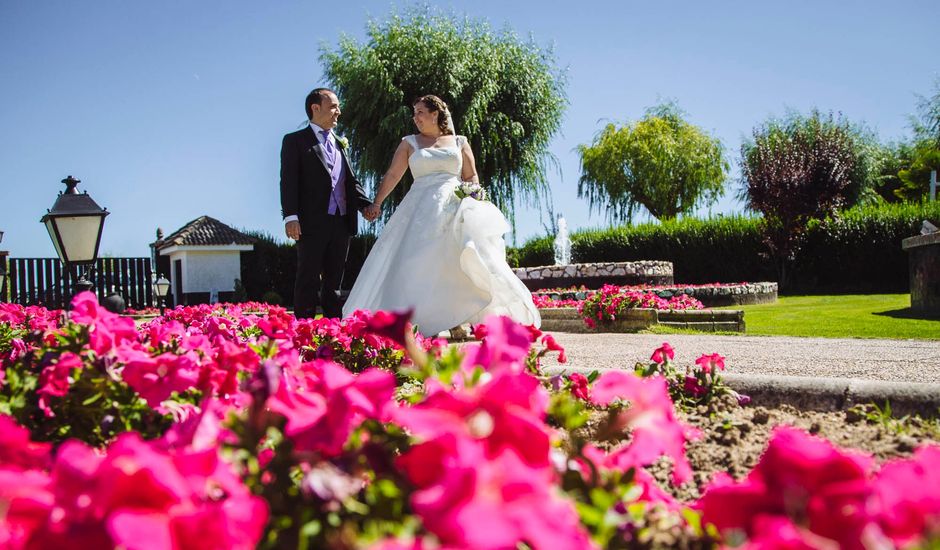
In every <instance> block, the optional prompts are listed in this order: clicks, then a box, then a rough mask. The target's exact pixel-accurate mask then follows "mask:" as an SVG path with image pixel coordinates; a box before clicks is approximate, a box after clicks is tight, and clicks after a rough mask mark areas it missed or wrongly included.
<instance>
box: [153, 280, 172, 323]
mask: <svg viewBox="0 0 940 550" xmlns="http://www.w3.org/2000/svg"><path fill="white" fill-rule="evenodd" d="M153 293H154V294H156V295H157V298H159V300H160V315H163V314H164V312H165V311H166V296H167V294H169V293H170V281H168V280H167V279H166V277H164V276H163V275H160V278H159V279H157V280H156V281H155V282H154V283H153Z"/></svg>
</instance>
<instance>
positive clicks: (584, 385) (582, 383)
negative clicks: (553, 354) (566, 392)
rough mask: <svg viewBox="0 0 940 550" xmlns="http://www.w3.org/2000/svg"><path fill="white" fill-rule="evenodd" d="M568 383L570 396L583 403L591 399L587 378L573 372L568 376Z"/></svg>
mask: <svg viewBox="0 0 940 550" xmlns="http://www.w3.org/2000/svg"><path fill="white" fill-rule="evenodd" d="M568 381H569V382H571V394H572V395H574V396H575V397H577V398H578V399H581V400H583V401H589V400H590V399H591V388H590V385H589V383H588V379H587V376H584V375H583V374H581V373H577V372H573V373H571V374H569V375H568Z"/></svg>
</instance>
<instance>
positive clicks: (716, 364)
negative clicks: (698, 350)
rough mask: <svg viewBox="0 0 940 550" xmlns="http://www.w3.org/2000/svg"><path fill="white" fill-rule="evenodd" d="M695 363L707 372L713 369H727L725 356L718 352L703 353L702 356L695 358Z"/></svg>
mask: <svg viewBox="0 0 940 550" xmlns="http://www.w3.org/2000/svg"><path fill="white" fill-rule="evenodd" d="M695 364H696V365H698V366H699V368H701V369H702V371H703V372H705V373H706V374H709V373H711V372H712V371H713V370H714V371H718V370H725V358H724V356H722V355H719V354H717V353H712V354H711V355H709V354H702V356H701V357H699V358H698V359H696V360H695Z"/></svg>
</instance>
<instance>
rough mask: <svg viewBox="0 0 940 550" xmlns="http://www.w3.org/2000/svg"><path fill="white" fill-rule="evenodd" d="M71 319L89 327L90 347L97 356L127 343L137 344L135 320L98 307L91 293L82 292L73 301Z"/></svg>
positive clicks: (96, 300) (96, 299)
mask: <svg viewBox="0 0 940 550" xmlns="http://www.w3.org/2000/svg"><path fill="white" fill-rule="evenodd" d="M69 318H70V319H71V320H72V321H73V322H75V323H79V324H82V325H86V326H87V327H88V345H89V347H90V348H91V349H92V350H94V352H95V353H96V354H97V355H105V354H107V353H109V352H110V351H111V350H113V349H114V348H115V347H117V346H119V345H121V344H123V343H125V342H137V341H138V339H139V336H138V334H137V328H136V326H135V325H134V320H133V319H131V318H129V317H121V316H120V315H117V314H114V313H111V312H110V311H108V310H106V309H105V308H103V307H101V306H99V305H98V298H96V297H95V295H94V294H92V293H91V292H81V293H79V294H78V295H76V296H75V297H74V298H73V299H72V310H71V311H70V312H69Z"/></svg>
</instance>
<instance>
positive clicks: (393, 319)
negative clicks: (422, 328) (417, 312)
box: [366, 308, 414, 348]
mask: <svg viewBox="0 0 940 550" xmlns="http://www.w3.org/2000/svg"><path fill="white" fill-rule="evenodd" d="M413 315H414V308H411V309H408V310H405V311H397V312H392V311H377V312H375V313H374V314H372V316H371V317H370V318H369V320H368V321H367V322H366V326H367V327H368V328H367V330H368V331H369V332H372V333H374V334H377V335H379V336H381V337H382V338H387V339H389V340H391V341H392V342H395V343H396V344H398V345H399V346H401V347H403V348H404V347H405V345H406V343H405V334H406V333H407V332H409V331H410V330H411V322H410V321H411V317H412V316H413Z"/></svg>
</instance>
